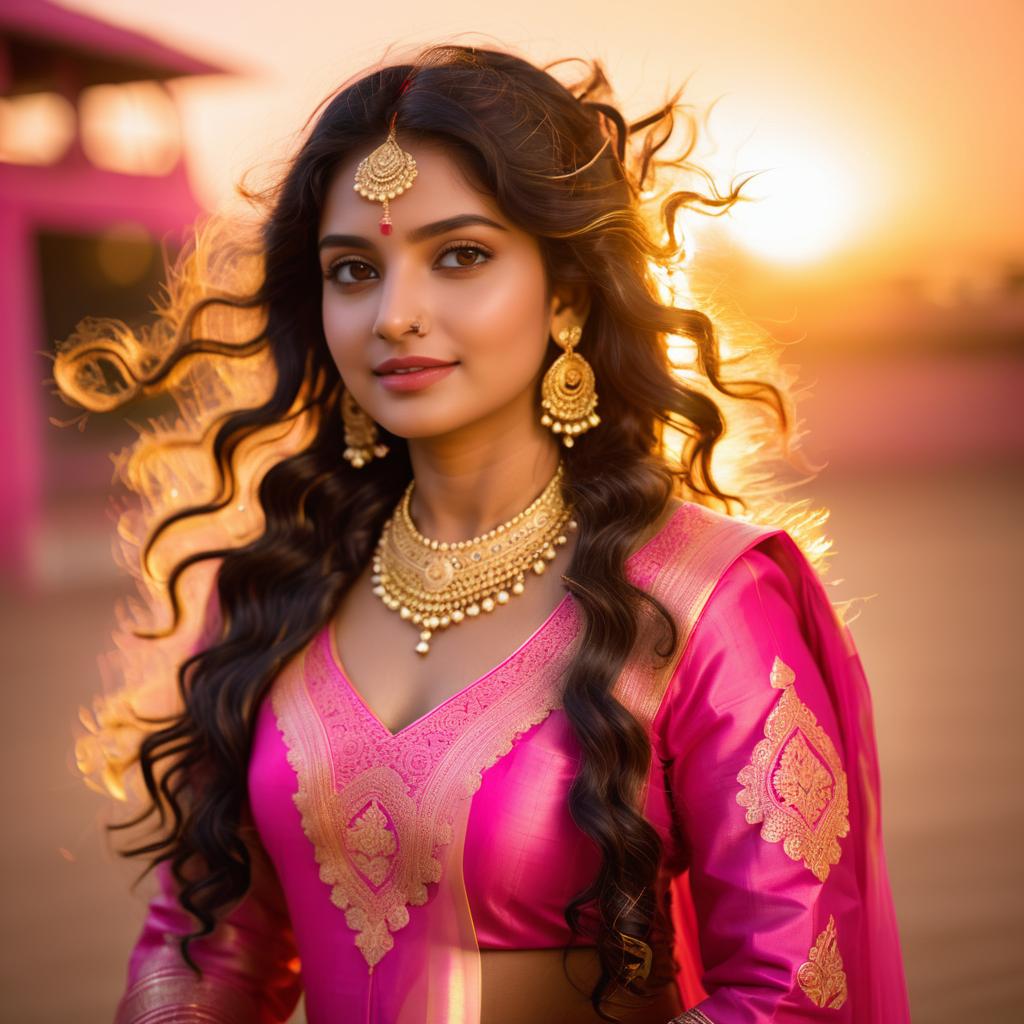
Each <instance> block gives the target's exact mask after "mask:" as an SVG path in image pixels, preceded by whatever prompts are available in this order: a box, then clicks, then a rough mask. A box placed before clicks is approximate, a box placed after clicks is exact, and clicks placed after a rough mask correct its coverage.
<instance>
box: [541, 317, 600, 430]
mask: <svg viewBox="0 0 1024 1024" xmlns="http://www.w3.org/2000/svg"><path fill="white" fill-rule="evenodd" d="M582 334H583V328H582V327H580V326H579V325H577V326H575V327H563V328H562V330H560V331H559V332H558V337H557V338H556V339H555V340H556V341H557V342H558V344H559V345H561V346H562V348H564V349H565V351H564V352H563V353H562V354H561V355H560V356H559V357H558V358H557V359H556V360H555V361H554V362H553V363H552V364H551V366H550V367H548V372H547V373H545V374H544V380H543V381H542V382H541V391H540V395H541V402H540V404H541V405H542V406H543V407H544V410H545V411H544V413H543V415H542V416H541V418H540V421H541V423H542V424H544V426H545V427H550V428H551V431H552V433H555V434H560V435H561V437H562V444H564V445H565V447H566V448H571V447H572V445H573V438H574V437H575V436H576V435H577V434H582V433H584V432H585V431H587V430H589V429H590V428H591V427H596V426H597V425H598V423H600V422H601V417H600V416H598V415H597V413H596V412H595V411H594V409H595V408H596V407H597V391H596V390H595V388H594V371H593V369H592V368H591V366H590V363H588V362H587V361H586V359H584V358H583V356H581V355H580V354H579V353H578V352H573V350H572V347H573V345H575V344H576V343H577V342H578V341H579V340H580V336H581V335H582Z"/></svg>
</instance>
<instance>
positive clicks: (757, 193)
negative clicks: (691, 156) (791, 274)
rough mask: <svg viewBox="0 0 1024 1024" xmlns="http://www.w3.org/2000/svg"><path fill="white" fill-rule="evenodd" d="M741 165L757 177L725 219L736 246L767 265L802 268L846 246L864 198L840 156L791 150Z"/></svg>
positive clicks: (746, 155) (746, 157) (747, 158)
mask: <svg viewBox="0 0 1024 1024" xmlns="http://www.w3.org/2000/svg"><path fill="white" fill-rule="evenodd" d="M738 163H739V165H740V167H741V169H742V171H743V175H742V176H743V177H746V175H747V173H748V172H749V171H751V170H752V171H756V172H758V173H757V176H756V177H754V178H752V179H751V181H750V183H749V184H748V185H747V186H745V188H744V190H743V193H744V195H747V196H749V197H750V199H751V201H750V202H741V203H738V204H737V205H736V206H735V207H734V208H733V209H732V210H731V211H730V212H729V213H728V214H727V215H726V217H725V218H724V220H725V223H726V224H727V226H728V230H729V231H730V232H731V233H732V234H733V235H734V237H735V238H736V239H737V241H738V242H739V243H740V244H741V245H743V246H744V247H746V248H747V249H750V250H751V251H752V252H754V253H756V254H757V255H759V256H762V257H763V258H765V259H768V260H773V261H776V262H780V263H788V264H798V263H805V262H808V261H810V260H813V259H818V258H820V257H822V256H824V255H826V254H828V253H829V252H831V251H832V250H834V249H836V248H838V247H839V246H841V245H842V244H843V243H844V242H846V241H847V240H848V238H849V236H850V234H851V233H852V232H853V231H854V229H855V227H856V218H857V216H858V214H859V212H860V205H861V203H860V197H859V196H858V195H857V189H856V185H855V182H854V178H853V174H852V171H851V168H850V166H849V164H844V163H843V162H841V161H840V160H839V155H838V153H835V152H832V153H830V152H827V151H826V150H823V149H819V150H812V149H808V148H806V147H804V148H798V147H797V146H796V145H787V146H786V147H785V151H784V152H783V151H781V150H780V148H778V147H772V148H771V150H769V149H767V148H762V149H761V151H760V152H757V153H753V154H752V153H751V152H750V149H749V147H748V146H744V149H743V153H742V156H741V157H739V158H738Z"/></svg>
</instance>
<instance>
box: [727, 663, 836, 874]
mask: <svg viewBox="0 0 1024 1024" xmlns="http://www.w3.org/2000/svg"><path fill="white" fill-rule="evenodd" d="M795 678H796V676H795V673H794V672H793V670H792V668H790V667H789V666H788V665H787V664H786V663H785V662H784V661H782V659H781V658H779V657H776V658H775V661H774V663H773V664H772V669H771V679H770V681H771V685H772V686H774V687H777V688H779V689H781V690H782V691H783V692H782V694H781V696H780V697H779V700H778V703H777V704H776V705H775V707H774V708H773V709H772V711H771V713H770V714H769V715H768V719H767V721H766V722H765V726H764V735H765V738H764V739H763V740H761V741H760V742H759V743H758V744H757V746H756V747H755V748H754V752H753V755H752V756H751V759H750V763H749V764H747V765H746V766H745V767H744V768H743V769H741V771H740V773H739V774H738V775H737V776H736V781H737V782H739V783H741V784H742V786H743V789H742V790H741V791H740V792H739V793H737V794H736V802H737V803H738V804H740V806H742V807H746V808H747V813H746V818H747V822H748V823H749V824H751V825H753V824H756V823H757V822H759V821H763V822H764V824H763V825H762V827H761V838H762V839H766V840H767V841H768V842H772V843H777V842H779V841H780V840H781V841H782V848H783V850H785V852H786V854H787V856H789V857H790V858H791V859H792V860H801V859H802V860H803V863H804V865H805V867H807V868H809V869H810V870H811V872H813V874H814V876H815V877H816V878H817V879H818V880H819V881H821V882H824V881H825V879H827V878H828V875H829V871H830V870H831V866H832V865H834V864H838V863H839V858H840V856H841V854H842V850H841V849H840V846H839V842H838V839H839V838H840V837H842V836H845V835H847V834H848V833H849V831H850V821H849V817H848V815H849V811H850V806H849V801H848V798H847V782H846V773H845V772H844V771H843V766H842V762H841V761H840V758H839V754H838V753H837V751H836V748H835V746H834V744H833V743H832V740H831V738H830V737H829V735H828V733H827V732H825V730H824V729H822V728H821V726H820V725H818V720H817V718H816V717H815V715H814V712H813V711H812V710H811V709H810V708H809V707H808V706H807V705H806V704H804V703H803V701H801V700H800V698H799V697H798V696H797V693H796V688H795V687H794V685H793V681H794V679H795Z"/></svg>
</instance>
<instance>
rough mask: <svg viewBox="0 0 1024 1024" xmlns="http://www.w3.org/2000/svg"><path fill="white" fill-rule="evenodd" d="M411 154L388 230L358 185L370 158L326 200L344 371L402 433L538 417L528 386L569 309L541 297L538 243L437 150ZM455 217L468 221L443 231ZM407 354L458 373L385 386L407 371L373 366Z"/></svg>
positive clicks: (328, 273) (330, 303)
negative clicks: (412, 172) (416, 384)
mask: <svg viewBox="0 0 1024 1024" xmlns="http://www.w3.org/2000/svg"><path fill="white" fill-rule="evenodd" d="M399 141H401V140H399ZM371 148H372V147H371ZM408 151H409V152H410V153H411V154H412V156H413V157H414V158H415V160H416V169H417V172H418V174H417V176H416V178H415V180H414V181H413V183H412V185H411V187H410V188H409V189H408V190H407V191H405V192H404V193H403V194H402V195H400V196H397V197H396V198H395V199H393V200H391V202H390V212H391V219H392V222H393V225H392V233H391V234H389V235H384V234H381V231H380V226H379V222H380V218H381V216H382V215H383V205H382V204H381V203H380V202H374V201H372V200H369V199H366V198H364V197H363V196H361V195H360V194H359V193H358V192H356V191H355V190H354V189H353V187H352V185H353V181H354V175H355V169H356V166H357V165H358V163H359V161H360V160H361V159H362V158H363V157H364V156H366V155H368V153H358V154H354V155H353V156H352V157H351V158H350V159H349V160H347V161H346V162H345V163H344V164H342V165H341V167H340V168H339V170H338V172H337V173H336V175H335V177H334V179H333V182H332V184H331V186H330V189H329V191H328V194H327V197H326V202H325V204H324V209H323V214H322V216H321V220H320V268H321V270H322V272H323V274H324V278H325V280H324V286H323V325H324V333H325V335H326V337H327V344H328V347H329V348H330V351H331V355H332V356H333V358H334V361H335V363H336V364H337V367H338V372H339V373H340V374H341V377H342V380H343V381H344V383H345V386H346V387H347V388H348V389H349V390H350V391H351V393H352V395H353V397H354V398H355V400H356V401H357V402H358V403H359V405H360V406H362V408H363V409H364V410H365V411H366V412H367V413H368V414H369V415H370V416H371V417H372V418H373V419H374V420H376V421H377V422H378V423H380V424H381V425H382V426H384V427H385V428H386V429H387V430H389V431H391V432H392V433H394V434H396V435H398V436H400V437H405V438H410V439H412V438H436V437H440V436H442V435H445V434H451V433H452V432H456V431H459V432H464V431H465V430H466V429H467V428H469V429H470V430H473V428H474V427H476V428H479V429H481V430H484V431H486V430H488V429H494V428H495V427H496V426H497V425H498V424H499V423H500V424H501V425H502V428H503V430H508V429H509V426H510V419H509V418H510V417H511V419H512V422H513V423H514V422H517V421H518V414H519V413H520V412H521V415H522V422H523V424H524V428H525V427H528V425H529V419H528V418H527V417H533V416H534V413H536V416H535V417H534V418H536V419H538V420H539V411H537V410H533V408H532V407H533V405H534V404H535V403H534V401H533V395H534V386H535V381H536V379H537V376H538V374H539V371H540V368H541V364H542V359H543V357H544V352H545V350H546V347H547V344H548V334H549V332H550V331H551V330H552V327H553V323H554V321H553V319H552V314H553V312H554V311H555V309H556V307H558V308H560V307H561V303H560V302H558V301H557V299H555V298H552V299H550V300H548V299H547V298H546V295H545V288H546V285H545V277H544V270H543V265H542V263H541V255H540V248H539V245H538V243H537V240H536V239H535V238H534V236H532V235H530V234H527V233H525V232H523V231H521V230H518V229H517V228H515V227H514V226H513V225H512V224H510V223H509V222H508V221H507V220H506V219H505V218H504V217H503V216H502V215H501V213H500V212H499V211H498V209H497V207H496V206H495V205H494V204H493V202H492V201H491V200H490V199H489V198H488V197H487V196H482V195H480V194H479V193H478V192H477V191H475V190H474V189H473V188H471V187H470V186H469V185H468V184H467V182H466V181H465V179H464V178H463V176H462V174H461V172H460V170H459V168H458V165H457V164H455V163H454V162H453V161H452V159H451V158H450V157H449V156H448V155H446V154H445V152H444V151H443V149H440V148H438V147H436V146H432V145H424V144H422V143H420V144H417V145H415V146H412V145H410V146H409V147H408ZM454 218H458V219H459V220H460V221H462V222H461V223H458V224H446V223H445V222H447V221H451V220H453V219H454ZM469 218H479V220H473V221H470V220H469ZM484 219H486V222H485V220H484ZM342 236H345V237H342ZM562 315H563V316H564V311H563V314H562ZM416 321H419V323H420V325H421V326H420V331H419V336H417V334H416V333H415V332H414V331H413V330H412V329H411V326H410V325H411V324H413V323H414V322H416ZM566 322H569V321H566ZM571 322H578V320H574V321H571ZM558 323H559V324H560V321H559V322H558ZM402 356H429V357H432V358H434V359H439V360H442V361H444V362H445V363H455V364H456V365H455V367H454V369H452V370H451V371H448V372H447V373H445V374H444V375H441V376H440V377H439V378H436V379H435V380H434V381H433V382H432V383H429V384H427V385H426V386H424V387H420V388H416V389H414V390H397V389H396V388H394V387H389V386H388V383H389V381H390V382H395V381H396V380H397V381H400V380H402V377H401V376H399V377H396V376H391V377H390V378H389V377H385V376H381V375H379V374H378V373H376V372H375V367H377V366H379V364H381V363H383V362H384V360H386V359H390V358H398V357H402ZM412 379H413V378H412V377H411V376H407V377H405V380H406V381H409V382H411V381H412ZM541 429H543V428H541ZM474 432H475V431H474Z"/></svg>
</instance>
